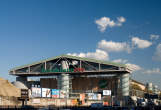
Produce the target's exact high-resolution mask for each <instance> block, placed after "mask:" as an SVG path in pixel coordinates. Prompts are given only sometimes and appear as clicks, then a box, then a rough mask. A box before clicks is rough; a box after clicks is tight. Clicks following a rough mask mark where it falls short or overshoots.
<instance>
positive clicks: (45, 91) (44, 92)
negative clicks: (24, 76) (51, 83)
mask: <svg viewBox="0 0 161 110" xmlns="http://www.w3.org/2000/svg"><path fill="white" fill-rule="evenodd" d="M42 97H51V91H50V89H48V88H42Z"/></svg>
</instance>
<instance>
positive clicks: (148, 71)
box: [143, 68, 161, 74]
mask: <svg viewBox="0 0 161 110" xmlns="http://www.w3.org/2000/svg"><path fill="white" fill-rule="evenodd" d="M143 73H145V74H161V71H160V69H159V68H153V69H151V70H144V72H143Z"/></svg>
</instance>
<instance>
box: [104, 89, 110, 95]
mask: <svg viewBox="0 0 161 110" xmlns="http://www.w3.org/2000/svg"><path fill="white" fill-rule="evenodd" d="M103 95H111V90H103Z"/></svg>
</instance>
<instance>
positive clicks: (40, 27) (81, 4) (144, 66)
mask: <svg viewBox="0 0 161 110" xmlns="http://www.w3.org/2000/svg"><path fill="white" fill-rule="evenodd" d="M160 5H161V1H160V0H148V1H147V0H133V1H131V0H130V1H129V0H123V1H118V0H79V1H78V0H1V1H0V38H1V39H0V53H1V54H0V67H1V68H0V77H3V78H5V79H8V80H10V81H14V80H15V76H11V75H9V73H8V71H9V70H10V69H12V68H14V67H17V66H21V65H24V64H29V63H32V62H35V61H39V60H42V59H46V58H50V57H53V56H59V55H61V54H68V55H74V56H80V57H88V58H95V59H99V60H107V61H113V62H117V63H123V64H126V65H127V66H128V67H129V68H130V69H131V70H133V72H132V74H131V77H132V78H133V79H135V80H137V81H141V82H143V83H147V82H152V83H153V84H154V85H158V86H159V88H160V89H161V85H160V84H161V30H160V29H161V22H160V20H161V14H160V13H161V7H160Z"/></svg>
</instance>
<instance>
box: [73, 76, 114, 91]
mask: <svg viewBox="0 0 161 110" xmlns="http://www.w3.org/2000/svg"><path fill="white" fill-rule="evenodd" d="M116 83H117V79H116V78H114V77H112V78H111V77H110V78H103V77H102V78H97V77H90V78H88V77H76V78H73V79H72V89H73V90H80V91H85V90H93V91H99V90H114V89H116V88H117V84H116Z"/></svg>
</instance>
